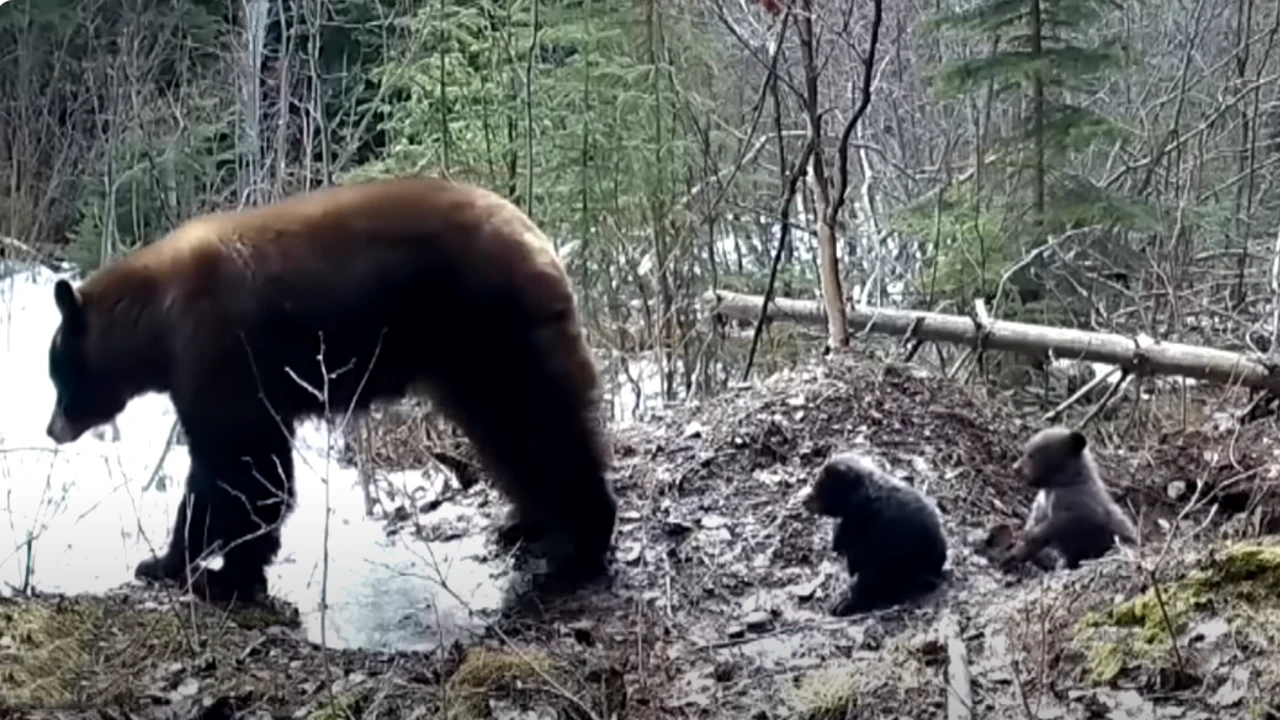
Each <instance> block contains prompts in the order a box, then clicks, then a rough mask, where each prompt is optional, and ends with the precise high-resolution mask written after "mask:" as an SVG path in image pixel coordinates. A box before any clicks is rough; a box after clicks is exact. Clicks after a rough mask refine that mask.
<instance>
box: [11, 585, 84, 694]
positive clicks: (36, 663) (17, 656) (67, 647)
mask: <svg viewBox="0 0 1280 720" xmlns="http://www.w3.org/2000/svg"><path fill="white" fill-rule="evenodd" d="M102 623H103V617H102V612H101V610H100V609H99V608H98V607H96V606H95V605H92V604H88V603H81V602H76V601H66V602H58V603H51V604H47V605H45V604H36V603H22V602H18V603H6V604H4V605H0V705H9V706H12V705H18V706H27V707H37V708H42V707H51V706H56V705H70V704H74V703H75V702H76V700H77V697H76V692H77V689H78V688H79V686H80V678H81V676H82V674H83V673H84V672H85V671H87V670H88V669H89V668H90V666H91V665H92V662H91V650H92V647H93V642H94V638H95V636H96V634H97V632H98V630H99V628H100V627H101V626H102Z"/></svg>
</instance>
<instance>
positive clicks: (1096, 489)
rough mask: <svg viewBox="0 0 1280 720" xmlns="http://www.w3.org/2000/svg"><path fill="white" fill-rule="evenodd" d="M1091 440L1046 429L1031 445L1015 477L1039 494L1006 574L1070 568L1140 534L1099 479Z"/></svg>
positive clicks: (1067, 431) (1062, 429)
mask: <svg viewBox="0 0 1280 720" xmlns="http://www.w3.org/2000/svg"><path fill="white" fill-rule="evenodd" d="M1088 445H1089V443H1088V440H1086V439H1085V436H1084V435H1083V434H1082V433H1081V432H1080V431H1078V430H1072V429H1069V428H1065V427H1060V426H1055V427H1050V428H1045V429H1044V430H1041V431H1040V432H1038V433H1036V434H1035V435H1034V436H1032V437H1031V439H1030V440H1028V441H1027V444H1026V447H1025V448H1023V452H1022V455H1021V456H1020V457H1019V458H1018V461H1017V462H1016V463H1014V472H1015V473H1017V475H1018V477H1019V478H1020V479H1021V480H1022V481H1023V482H1025V483H1026V484H1027V485H1029V486H1030V487H1033V488H1035V489H1036V490H1037V492H1036V499H1035V502H1034V503H1033V504H1032V507H1031V513H1030V516H1029V517H1028V519H1027V525H1026V527H1025V529H1024V530H1023V532H1022V533H1021V534H1020V537H1019V538H1018V540H1017V542H1016V543H1015V544H1014V547H1013V549H1012V550H1010V551H1009V553H1008V555H1007V556H1006V557H1005V558H1004V560H1003V561H1002V562H1001V565H1002V566H1004V567H1005V568H1006V569H1012V568H1014V567H1016V566H1017V565H1019V564H1021V563H1023V562H1026V561H1027V560H1029V559H1030V560H1034V561H1035V562H1036V563H1037V564H1039V565H1041V567H1046V563H1047V562H1049V560H1048V558H1051V557H1052V556H1053V555H1055V554H1056V555H1058V556H1061V558H1062V561H1063V564H1064V565H1065V566H1066V567H1067V568H1068V569H1074V568H1077V567H1079V565H1080V563H1081V561H1084V560H1093V559H1097V558H1100V557H1102V556H1103V555H1105V554H1106V553H1107V551H1109V550H1110V549H1111V548H1112V547H1114V546H1115V544H1116V540H1117V539H1119V540H1120V541H1121V542H1124V543H1127V544H1134V543H1136V542H1137V540H1138V533H1137V531H1136V530H1135V529H1134V526H1133V523H1132V522H1130V521H1129V518H1128V517H1127V516H1126V515H1125V513H1124V510H1122V509H1121V508H1120V506H1119V505H1118V504H1117V503H1116V501H1115V500H1113V499H1112V498H1111V495H1110V494H1109V493H1108V492H1107V489H1106V487H1105V486H1104V485H1103V484H1102V480H1101V479H1100V478H1099V476H1098V467H1097V464H1096V463H1095V462H1094V459H1093V454H1092V453H1091V452H1090V451H1089V447H1088Z"/></svg>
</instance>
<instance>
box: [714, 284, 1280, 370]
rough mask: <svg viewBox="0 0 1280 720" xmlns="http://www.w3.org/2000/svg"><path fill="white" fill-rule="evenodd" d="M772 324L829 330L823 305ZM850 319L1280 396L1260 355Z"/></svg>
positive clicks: (890, 330) (879, 328)
mask: <svg viewBox="0 0 1280 720" xmlns="http://www.w3.org/2000/svg"><path fill="white" fill-rule="evenodd" d="M703 303H704V305H705V306H706V307H707V308H708V309H709V311H710V313H711V314H713V315H717V316H719V317H721V318H723V319H725V320H735V321H739V322H743V321H753V320H755V319H756V317H757V316H758V315H759V313H760V311H761V305H762V304H763V303H762V298H761V296H759V295H744V294H741V293H734V292H729V291H726V290H712V291H710V292H708V293H706V294H704V295H703ZM768 318H769V320H770V321H771V322H773V321H778V320H781V321H784V322H793V323H796V324H798V325H805V326H811V327H825V326H826V322H827V320H826V313H825V312H823V309H822V305H821V303H818V302H815V301H812V300H796V299H790V298H776V299H774V300H773V302H772V303H770V306H769V313H768ZM848 320H849V330H850V332H854V333H875V334H877V335H894V336H903V335H907V334H908V333H909V332H910V333H911V334H912V335H913V336H914V337H915V338H919V339H921V340H927V341H932V342H949V343H955V344H957V345H965V346H967V347H974V346H975V345H976V344H977V343H978V342H979V340H981V342H982V349H984V350H1003V351H1014V352H1024V353H1027V354H1031V355H1037V354H1044V353H1050V352H1051V353H1053V355H1054V356H1055V357H1058V358H1063V359H1071V360H1085V361H1092V362H1101V363H1109V364H1112V365H1118V366H1120V367H1121V368H1123V369H1125V370H1127V371H1129V372H1131V373H1133V374H1135V375H1179V376H1182V377H1187V378H1193V379H1196V380H1204V381H1208V382H1214V383H1222V384H1229V385H1243V386H1246V387H1253V388H1264V389H1267V390H1271V391H1273V392H1280V368H1278V367H1275V366H1273V365H1270V364H1268V363H1267V362H1265V361H1264V359H1263V358H1261V357H1259V356H1256V355H1250V354H1244V353H1238V352H1232V351H1229V350H1218V349H1216V348H1210V347H1204V346H1201V345H1186V344H1182V343H1171V342H1159V343H1140V341H1139V340H1138V339H1137V338H1133V337H1129V336H1126V335H1121V334H1118V333H1107V332H1091V331H1088V330H1076V329H1072V328H1058V327H1049V326H1045V325H1032V324H1029V323H1019V322H1010V321H1004V320H991V321H990V324H989V325H987V326H986V327H981V328H980V327H979V326H978V325H977V324H975V323H974V321H973V319H972V318H969V317H966V316H963V315H946V314H943V313H933V312H924V311H920V310H899V309H896V308H870V307H853V308H850V309H849V311H848Z"/></svg>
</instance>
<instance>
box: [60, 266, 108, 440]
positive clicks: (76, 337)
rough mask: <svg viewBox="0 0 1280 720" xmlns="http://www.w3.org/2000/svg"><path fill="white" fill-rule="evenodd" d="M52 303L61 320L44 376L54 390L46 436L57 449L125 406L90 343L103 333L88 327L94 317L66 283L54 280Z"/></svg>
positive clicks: (105, 420) (69, 284)
mask: <svg viewBox="0 0 1280 720" xmlns="http://www.w3.org/2000/svg"><path fill="white" fill-rule="evenodd" d="M53 299H54V301H55V302H57V304H58V312H60V313H61V314H62V322H60V323H59V324H58V329H57V330H55V331H54V333H53V341H52V342H51V343H50V344H49V378H50V379H51V380H52V381H53V387H54V389H55V390H56V391H57V399H56V400H55V401H54V406H53V416H52V417H50V418H49V425H48V427H47V428H45V433H46V434H47V435H48V436H49V438H50V439H52V440H53V441H54V442H56V443H58V444H59V445H61V444H63V443H69V442H75V441H76V440H78V439H79V438H80V436H81V435H83V434H85V433H86V432H88V431H89V430H91V429H92V428H94V427H96V426H98V425H101V424H103V423H105V422H108V421H110V420H111V419H112V418H114V417H115V416H116V415H118V414H119V413H120V411H121V410H124V407H125V405H126V404H128V402H129V398H128V396H127V395H126V394H125V393H124V392H122V390H121V388H120V387H119V383H116V382H114V381H113V378H112V373H111V372H110V371H109V369H108V368H106V367H104V366H103V363H102V362H101V360H100V359H99V358H100V357H101V354H100V353H96V352H94V348H93V347H91V343H90V340H91V339H92V338H95V337H97V338H102V337H103V333H104V332H109V331H107V330H105V329H102V328H98V329H96V330H97V332H95V328H93V327H91V323H92V321H93V318H91V314H90V313H89V312H88V311H87V309H86V307H85V304H84V300H83V298H82V297H81V296H80V293H79V292H77V291H76V289H75V288H74V287H72V286H71V283H69V282H67V281H66V280H59V281H58V282H57V283H56V284H55V285H54V287H53Z"/></svg>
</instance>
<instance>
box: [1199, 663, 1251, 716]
mask: <svg viewBox="0 0 1280 720" xmlns="http://www.w3.org/2000/svg"><path fill="white" fill-rule="evenodd" d="M1248 692H1249V671H1248V669H1246V668H1242V667H1239V668H1236V669H1234V670H1232V671H1231V675H1230V676H1228V677H1227V681H1226V682H1224V683H1222V687H1219V688H1218V691H1217V692H1215V693H1214V694H1213V696H1212V697H1210V698H1209V702H1211V703H1213V704H1214V705H1216V706H1217V707H1220V708H1225V707H1231V706H1233V705H1238V704H1239V703H1240V701H1241V700H1244V698H1245V695H1246V694H1247V693H1248Z"/></svg>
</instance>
